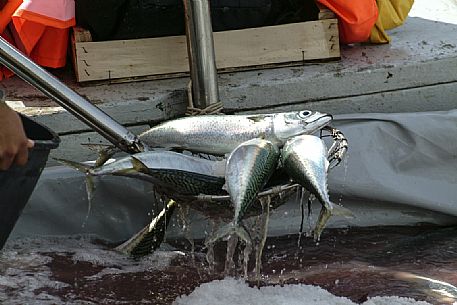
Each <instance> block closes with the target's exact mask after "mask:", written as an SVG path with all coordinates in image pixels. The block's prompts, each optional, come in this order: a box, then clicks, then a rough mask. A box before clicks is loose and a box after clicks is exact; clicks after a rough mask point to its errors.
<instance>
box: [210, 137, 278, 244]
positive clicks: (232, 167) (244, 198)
mask: <svg viewBox="0 0 457 305" xmlns="http://www.w3.org/2000/svg"><path fill="white" fill-rule="evenodd" d="M278 158H279V148H278V147H277V146H276V145H275V144H273V143H272V142H270V141H266V140H263V139H252V140H249V141H246V142H244V143H242V144H241V145H239V146H238V147H237V148H235V150H234V151H233V152H232V153H231V154H230V155H229V157H228V159H227V167H226V173H225V181H226V189H227V191H228V193H229V195H230V198H231V201H232V203H233V205H234V210H235V212H234V218H233V222H232V223H231V224H229V225H228V226H226V227H223V228H221V230H220V231H219V232H218V233H217V234H215V238H213V239H212V240H211V241H209V243H213V242H215V241H216V240H217V239H219V238H222V237H224V236H227V235H230V234H233V233H235V234H236V235H238V236H239V237H240V238H241V239H243V240H244V241H245V242H246V243H250V242H251V241H250V237H249V233H248V232H247V231H246V229H245V228H244V227H243V226H242V224H241V221H242V219H243V217H244V215H245V214H246V212H247V211H248V210H249V208H250V207H251V205H252V203H253V202H254V200H255V199H256V196H257V194H258V192H259V191H260V190H261V189H262V188H263V187H264V186H265V184H266V182H267V181H268V179H269V178H270V177H271V175H272V173H273V172H274V170H275V169H276V167H277V163H278Z"/></svg>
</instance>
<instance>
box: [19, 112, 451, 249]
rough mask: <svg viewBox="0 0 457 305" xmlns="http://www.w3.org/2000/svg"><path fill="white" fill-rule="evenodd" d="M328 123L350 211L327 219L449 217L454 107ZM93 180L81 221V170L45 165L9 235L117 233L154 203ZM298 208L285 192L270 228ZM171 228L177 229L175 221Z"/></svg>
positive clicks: (199, 231)
mask: <svg viewBox="0 0 457 305" xmlns="http://www.w3.org/2000/svg"><path fill="white" fill-rule="evenodd" d="M334 125H335V126H336V127H337V128H339V129H341V130H342V131H343V132H344V134H345V135H346V136H347V138H348V140H349V153H348V159H347V162H346V164H343V165H342V166H339V167H337V168H336V169H335V170H333V171H332V172H331V173H330V180H329V187H330V190H331V199H332V200H333V201H335V202H340V203H343V204H344V205H345V206H346V207H348V208H349V209H351V210H352V211H353V212H354V214H355V215H356V218H354V219H342V218H336V217H335V218H333V219H332V223H331V225H333V226H347V225H362V226H367V225H396V224H399V225H403V224H404V225H410V224H415V223H418V222H432V223H439V224H449V223H457V217H455V216H457V183H456V181H457V110H453V111H448V112H427V113H399V114H350V115H340V116H337V117H336V118H335V123H334ZM97 186H98V188H97V191H96V196H95V199H94V204H93V207H92V212H91V213H90V216H89V218H88V220H87V223H86V224H85V225H84V226H83V223H84V218H85V215H86V211H87V199H86V194H85V187H84V179H83V176H82V175H81V174H79V173H76V172H75V171H73V170H71V169H66V168H62V167H55V168H48V169H47V170H45V172H44V174H43V176H42V178H41V179H40V181H39V183H38V185H37V188H36V190H35V192H34V193H33V195H32V198H31V200H30V202H29V204H28V206H27V207H26V209H25V210H24V212H23V215H22V217H21V218H20V219H19V221H18V223H17V225H16V228H15V231H14V235H16V236H18V235H29V234H52V235H54V234H76V233H94V234H97V235H100V236H101V237H103V238H107V239H111V240H120V239H125V238H128V237H129V236H130V235H131V234H132V233H134V232H135V231H136V230H138V229H139V228H141V227H142V226H144V225H145V224H146V223H147V222H148V221H149V220H150V216H149V214H148V213H149V211H150V210H151V209H152V208H153V207H154V204H153V199H152V195H151V190H152V189H151V187H150V186H149V185H147V184H146V183H144V182H138V181H135V180H132V179H128V178H120V177H103V178H102V179H99V180H98V182H97ZM316 208H317V207H316ZM314 210H315V211H316V212H315V213H314V215H316V214H317V210H316V209H314ZM300 215H301V213H300V209H299V207H298V204H297V203H296V200H295V199H294V200H291V201H290V202H289V203H287V204H286V205H284V206H282V207H281V208H279V209H278V210H277V211H276V212H275V213H274V215H273V217H272V220H271V221H270V232H271V233H272V234H283V233H287V232H297V230H298V226H299V223H300ZM194 217H195V219H194V226H193V228H194V231H193V232H194V235H195V236H200V237H201V236H203V234H204V226H203V227H202V226H200V225H202V224H204V223H203V222H202V221H199V220H198V219H199V218H198V216H194ZM285 224H286V225H285ZM171 231H172V232H173V231H174V232H175V233H178V234H179V232H180V229H179V228H178V227H175V228H172V230H171Z"/></svg>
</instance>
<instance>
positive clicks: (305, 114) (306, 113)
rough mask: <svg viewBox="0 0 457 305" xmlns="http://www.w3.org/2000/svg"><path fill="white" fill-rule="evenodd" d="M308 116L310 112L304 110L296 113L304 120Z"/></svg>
mask: <svg viewBox="0 0 457 305" xmlns="http://www.w3.org/2000/svg"><path fill="white" fill-rule="evenodd" d="M310 114H311V111H309V110H305V111H301V112H299V113H298V116H299V117H300V118H306V117H308V116H309V115H310Z"/></svg>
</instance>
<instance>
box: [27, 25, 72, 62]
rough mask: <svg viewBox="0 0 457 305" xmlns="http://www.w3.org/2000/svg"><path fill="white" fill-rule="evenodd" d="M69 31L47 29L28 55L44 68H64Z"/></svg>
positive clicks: (67, 29)
mask: <svg viewBox="0 0 457 305" xmlns="http://www.w3.org/2000/svg"><path fill="white" fill-rule="evenodd" d="M69 33H70V29H69V28H66V29H57V28H51V27H47V28H46V30H45V31H44V33H43V35H42V36H41V38H40V43H38V44H37V45H36V46H35V48H34V49H33V51H32V53H31V54H30V58H31V59H32V60H33V61H34V62H36V63H37V64H39V65H41V66H45V67H52V68H58V67H64V66H65V63H66V60H67V46H68V36H69Z"/></svg>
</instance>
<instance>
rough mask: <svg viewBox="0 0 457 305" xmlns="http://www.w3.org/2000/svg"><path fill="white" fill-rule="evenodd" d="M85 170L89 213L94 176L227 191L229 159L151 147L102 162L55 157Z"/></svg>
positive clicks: (165, 188) (187, 191)
mask: <svg viewBox="0 0 457 305" xmlns="http://www.w3.org/2000/svg"><path fill="white" fill-rule="evenodd" d="M54 159H55V160H56V161H58V162H60V163H62V164H64V165H67V166H69V167H72V168H74V169H76V170H78V171H80V172H82V173H84V174H85V177H86V192H87V197H88V203H89V206H88V211H87V215H86V220H87V218H88V216H89V213H90V210H91V206H92V199H93V194H94V190H95V184H94V180H93V177H96V176H105V175H113V176H124V177H130V178H136V179H140V180H144V181H147V182H150V183H152V184H154V185H155V186H156V188H157V190H158V191H159V192H163V193H172V194H175V195H176V194H180V195H199V194H201V193H204V194H215V195H220V194H223V193H224V191H223V190H222V187H223V185H224V183H225V165H226V161H225V160H220V161H217V160H207V159H203V158H199V157H195V156H189V155H184V154H181V153H177V152H172V151H147V152H142V153H137V154H133V155H129V156H126V157H123V158H120V159H118V160H114V161H113V162H109V163H106V164H104V165H101V166H97V167H92V166H90V165H88V164H84V163H79V162H75V161H71V160H65V159H59V158H54Z"/></svg>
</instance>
